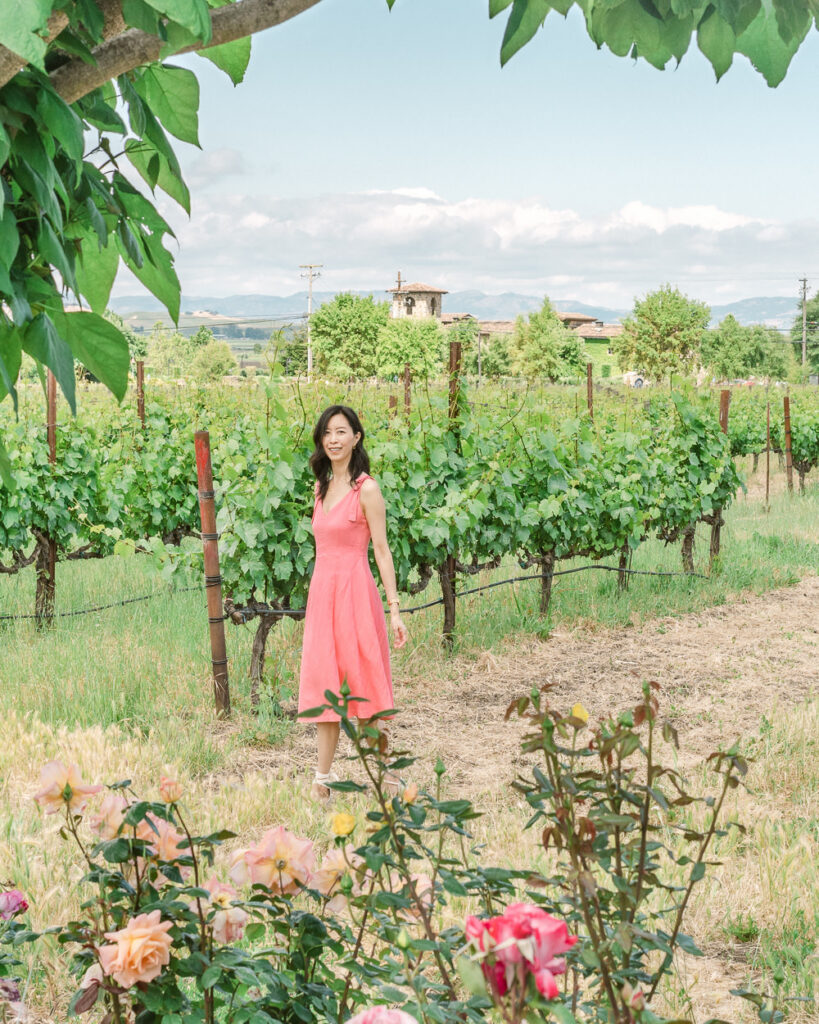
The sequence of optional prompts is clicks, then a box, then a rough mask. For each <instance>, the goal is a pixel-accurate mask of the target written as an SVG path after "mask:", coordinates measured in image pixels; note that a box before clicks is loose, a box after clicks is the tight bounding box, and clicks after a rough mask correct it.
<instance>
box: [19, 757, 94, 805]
mask: <svg viewBox="0 0 819 1024" xmlns="http://www.w3.org/2000/svg"><path fill="white" fill-rule="evenodd" d="M40 782H41V783H42V786H43V788H42V789H41V790H40V792H39V793H35V795H34V800H36V801H37V803H38V804H40V806H41V807H42V808H43V810H44V811H45V812H46V814H56V813H57V812H58V811H61V810H62V809H63V808H64V807H67V808H68V809H69V811H71V812H72V814H80V813H81V812H82V811H83V810H84V809H85V805H86V804H87V803H88V797H89V796H92V795H93V794H94V793H99V792H100V790H102V789H104V788H105V787H104V786H85V785H83V781H82V778H81V776H80V769H79V768H78V767H77V765H75V764H72V765H69V766H68V767H66V766H65V765H64V764H63V763H62V761H49V762H48V764H46V765H44V766H43V768H42V769H41V771H40Z"/></svg>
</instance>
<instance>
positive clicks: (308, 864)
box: [229, 825, 316, 893]
mask: <svg viewBox="0 0 819 1024" xmlns="http://www.w3.org/2000/svg"><path fill="white" fill-rule="evenodd" d="M315 867H316V857H315V854H314V852H313V843H312V842H311V841H310V840H309V839H299V838H298V836H294V835H293V834H292V832H288V831H287V829H286V828H285V827H284V826H283V825H279V826H277V827H276V828H271V829H268V831H267V832H265V834H264V835H263V836H262V838H261V839H260V840H259V842H258V843H257V844H256V845H255V846H251V847H250V848H249V849H247V850H237V851H236V853H234V855H233V858H232V859H231V865H230V871H229V874H230V879H231V881H232V882H235V883H236V885H264V886H266V887H267V888H268V889H271V890H272V891H273V892H279V893H293V892H298V890H299V889H300V888H303V887H305V886H309V885H310V879H311V876H312V874H313V871H314V870H315Z"/></svg>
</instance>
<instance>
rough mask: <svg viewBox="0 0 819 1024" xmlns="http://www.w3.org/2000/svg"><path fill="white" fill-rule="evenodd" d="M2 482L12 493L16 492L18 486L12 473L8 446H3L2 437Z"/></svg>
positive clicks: (0, 444)
mask: <svg viewBox="0 0 819 1024" xmlns="http://www.w3.org/2000/svg"><path fill="white" fill-rule="evenodd" d="M0 481H2V482H3V483H4V484H5V486H6V487H8V489H9V490H10V491H13V490H15V488H16V484H15V482H14V475H13V474H12V472H11V460H10V459H9V453H8V452H7V451H6V446H5V445H4V444H3V438H2V437H0Z"/></svg>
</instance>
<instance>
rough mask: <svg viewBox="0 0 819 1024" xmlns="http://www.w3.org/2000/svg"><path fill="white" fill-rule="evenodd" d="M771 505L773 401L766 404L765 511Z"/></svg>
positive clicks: (768, 509)
mask: <svg viewBox="0 0 819 1024" xmlns="http://www.w3.org/2000/svg"><path fill="white" fill-rule="evenodd" d="M770 506H771V403H770V400H769V401H768V402H767V403H766V406H765V511H766V512H769V511H770Z"/></svg>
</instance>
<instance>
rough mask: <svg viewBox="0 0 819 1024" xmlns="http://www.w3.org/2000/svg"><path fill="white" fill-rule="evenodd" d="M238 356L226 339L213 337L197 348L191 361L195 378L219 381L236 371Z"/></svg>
mask: <svg viewBox="0 0 819 1024" xmlns="http://www.w3.org/2000/svg"><path fill="white" fill-rule="evenodd" d="M236 367H237V363H236V357H235V356H234V355H233V352H232V351H231V349H230V345H228V343H227V342H226V341H217V340H216V339H212V340H211V341H208V342H206V343H205V344H204V345H203V346H202V347H201V348H198V349H197V350H196V355H194V357H193V360H192V361H191V366H190V369H191V373H192V374H193V377H194V379H195V380H199V381H218V380H221V379H222V378H223V377H224V376H226V375H227V374H229V373H235V372H236Z"/></svg>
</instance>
